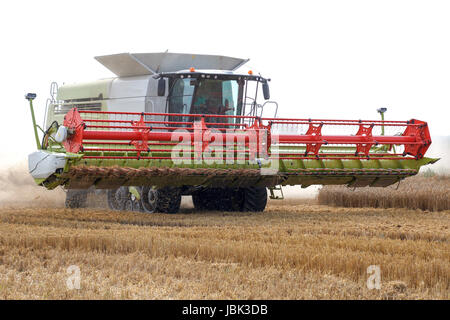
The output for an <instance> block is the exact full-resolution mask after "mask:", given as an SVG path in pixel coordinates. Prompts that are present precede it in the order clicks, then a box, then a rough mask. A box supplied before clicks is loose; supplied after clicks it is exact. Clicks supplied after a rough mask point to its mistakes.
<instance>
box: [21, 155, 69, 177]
mask: <svg viewBox="0 0 450 320" xmlns="http://www.w3.org/2000/svg"><path fill="white" fill-rule="evenodd" d="M65 165H66V155H65V154H64V153H50V152H47V151H44V150H39V151H35V152H33V153H31V154H29V155H28V171H29V172H30V174H31V176H32V177H33V178H35V179H47V178H48V177H50V176H51V175H52V174H54V173H55V172H56V171H57V170H58V169H63V168H64V166H65Z"/></svg>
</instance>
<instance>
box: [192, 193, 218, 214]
mask: <svg viewBox="0 0 450 320" xmlns="http://www.w3.org/2000/svg"><path fill="white" fill-rule="evenodd" d="M192 202H193V203H194V208H195V209H196V210H199V211H207V210H218V206H217V194H216V193H215V192H214V190H213V189H211V188H205V189H202V190H200V191H197V192H194V193H193V194H192Z"/></svg>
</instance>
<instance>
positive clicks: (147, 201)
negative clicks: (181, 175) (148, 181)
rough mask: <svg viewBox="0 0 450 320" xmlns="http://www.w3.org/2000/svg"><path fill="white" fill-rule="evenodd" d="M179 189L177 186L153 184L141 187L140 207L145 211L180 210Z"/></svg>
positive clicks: (165, 211) (167, 211) (174, 211)
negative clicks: (158, 186) (163, 186)
mask: <svg viewBox="0 0 450 320" xmlns="http://www.w3.org/2000/svg"><path fill="white" fill-rule="evenodd" d="M180 204H181V191H180V189H179V188H174V187H165V188H159V189H157V188H155V187H153V186H145V187H142V190H141V207H142V208H143V210H144V212H146V213H154V212H163V213H177V212H178V211H179V210H180Z"/></svg>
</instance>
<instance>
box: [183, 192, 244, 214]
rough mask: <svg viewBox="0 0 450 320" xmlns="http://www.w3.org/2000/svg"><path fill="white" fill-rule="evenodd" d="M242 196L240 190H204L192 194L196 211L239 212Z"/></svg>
mask: <svg viewBox="0 0 450 320" xmlns="http://www.w3.org/2000/svg"><path fill="white" fill-rule="evenodd" d="M243 201H244V194H243V192H242V190H241V189H231V188H205V189H202V190H199V191H197V192H195V193H193V194H192V202H193V203H194V207H195V209H197V210H200V211H202V210H214V211H241V208H242V204H243Z"/></svg>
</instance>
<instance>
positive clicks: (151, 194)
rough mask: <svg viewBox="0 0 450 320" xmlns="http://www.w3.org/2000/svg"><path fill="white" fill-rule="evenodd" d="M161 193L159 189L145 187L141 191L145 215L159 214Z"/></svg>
mask: <svg viewBox="0 0 450 320" xmlns="http://www.w3.org/2000/svg"><path fill="white" fill-rule="evenodd" d="M158 201H159V192H158V189H156V188H155V187H151V186H145V187H142V189H141V207H142V209H143V211H144V212H145V213H155V212H158Z"/></svg>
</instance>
